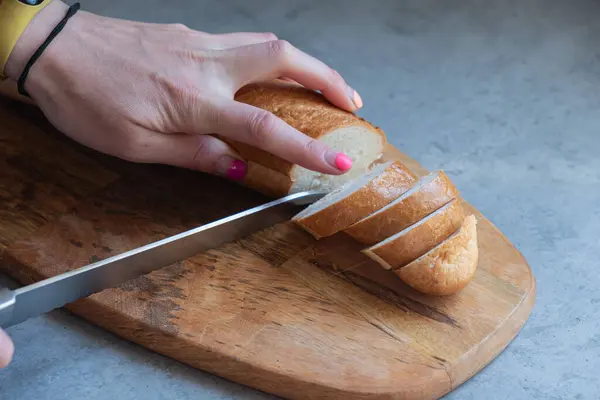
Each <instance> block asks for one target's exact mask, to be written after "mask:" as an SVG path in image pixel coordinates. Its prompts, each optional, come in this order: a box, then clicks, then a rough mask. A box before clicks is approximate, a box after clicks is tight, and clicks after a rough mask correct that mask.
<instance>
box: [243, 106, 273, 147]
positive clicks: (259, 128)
mask: <svg viewBox="0 0 600 400" xmlns="http://www.w3.org/2000/svg"><path fill="white" fill-rule="evenodd" d="M247 123H248V133H249V134H250V136H251V138H252V139H253V140H254V141H256V142H261V141H264V140H266V139H268V138H269V137H271V136H272V135H273V134H274V132H275V126H276V123H277V121H276V117H275V116H274V115H272V114H271V113H269V112H267V111H257V112H255V113H253V114H251V115H250V116H249V118H248V122H247Z"/></svg>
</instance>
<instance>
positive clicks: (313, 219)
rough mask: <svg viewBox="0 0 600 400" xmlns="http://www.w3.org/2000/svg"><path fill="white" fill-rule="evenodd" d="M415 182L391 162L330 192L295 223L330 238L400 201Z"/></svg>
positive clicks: (315, 235) (317, 236) (297, 217)
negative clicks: (387, 205) (386, 206)
mask: <svg viewBox="0 0 600 400" xmlns="http://www.w3.org/2000/svg"><path fill="white" fill-rule="evenodd" d="M416 180H417V178H416V176H415V175H414V174H413V173H412V172H411V171H410V170H409V169H408V168H407V167H405V166H404V165H403V164H402V163H400V162H398V161H389V162H386V163H384V164H380V165H378V166H377V167H375V168H373V169H372V170H371V171H370V172H367V173H365V174H363V175H362V176H360V177H358V178H356V179H355V180H353V181H351V182H347V183H346V184H344V185H342V186H340V187H339V188H337V189H334V190H333V191H331V192H329V194H327V195H326V196H325V197H323V198H321V199H320V200H319V201H317V202H315V203H313V204H311V205H310V206H308V207H306V208H305V209H304V210H302V211H301V212H300V213H298V214H297V215H295V216H294V217H293V218H292V221H294V222H295V223H296V224H298V225H299V226H301V227H302V228H303V229H305V230H306V231H307V232H309V233H310V234H311V235H313V236H314V237H315V238H317V239H320V238H323V237H326V236H331V235H333V234H335V233H337V232H339V231H341V230H342V229H345V228H347V227H349V226H350V225H352V224H353V223H354V222H356V221H358V220H360V219H361V218H363V217H365V216H367V215H369V214H371V213H372V212H374V211H376V210H378V209H380V208H381V207H383V206H385V205H386V204H388V203H389V202H391V201H393V200H394V199H396V198H398V197H399V196H401V195H402V194H403V193H404V192H406V191H407V190H409V189H410V188H411V187H412V186H413V185H414V183H415V182H416Z"/></svg>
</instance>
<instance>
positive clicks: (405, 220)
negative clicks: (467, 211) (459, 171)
mask: <svg viewBox="0 0 600 400" xmlns="http://www.w3.org/2000/svg"><path fill="white" fill-rule="evenodd" d="M458 195H459V193H458V190H457V189H456V186H454V184H453V183H452V182H451V181H450V179H449V178H448V176H447V175H446V174H445V173H444V172H443V171H435V172H432V173H430V174H427V175H425V176H424V177H422V178H421V179H419V181H418V182H417V183H416V184H415V185H414V186H413V187H412V188H411V189H410V190H408V191H407V192H405V193H404V194H403V195H402V196H400V197H398V198H397V199H396V200H394V201H392V202H391V203H389V204H388V205H386V206H385V207H383V208H380V209H379V210H378V211H375V212H374V213H373V214H370V215H368V216H366V217H364V218H363V219H361V220H360V221H358V222H356V223H354V224H353V225H351V226H350V227H348V228H347V229H345V230H344V233H346V234H347V235H349V236H350V237H352V238H353V239H355V240H356V241H358V242H361V243H364V244H367V245H374V244H376V243H379V242H381V241H382V240H384V239H385V238H388V237H390V236H392V235H394V234H395V233H397V232H400V231H401V230H403V229H405V228H407V227H409V226H410V225H412V224H414V223H416V222H417V221H420V220H421V219H423V218H425V217H426V216H427V215H429V214H431V213H432V212H434V211H435V210H437V209H439V208H440V207H442V206H443V205H445V204H447V203H448V202H449V201H451V200H452V199H454V198H456V197H457V196H458Z"/></svg>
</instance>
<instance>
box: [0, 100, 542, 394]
mask: <svg viewBox="0 0 600 400" xmlns="http://www.w3.org/2000/svg"><path fill="white" fill-rule="evenodd" d="M0 121H1V123H0V164H1V168H2V174H0V181H1V183H0V203H1V204H0V205H1V207H0V254H1V262H0V265H1V266H2V267H3V268H4V270H5V271H6V272H7V273H8V274H10V275H11V276H13V277H15V278H16V279H18V280H19V281H20V282H21V283H23V284H26V283H31V282H35V281H37V280H39V279H42V278H45V277H50V276H53V275H56V274H58V273H61V272H64V271H67V270H70V269H74V268H77V267H80V266H83V265H85V264H88V263H90V262H93V261H96V260H100V259H103V258H106V257H108V256H111V255H114V254H117V253H119V252H123V251H126V250H129V249H132V248H134V247H136V246H140V245H144V244H147V243H149V242H152V241H155V240H158V239H161V238H164V237H166V236H168V235H172V234H175V233H178V232H181V231H183V230H186V229H189V228H192V227H195V226H197V225H200V224H203V223H207V222H210V221H213V220H215V219H217V218H220V217H223V216H226V215H229V214H231V213H234V212H238V211H241V210H244V209H247V208H249V207H252V206H255V205H258V204H260V203H262V202H266V201H268V200H269V199H267V198H265V197H264V196H262V195H259V194H257V193H255V192H252V191H250V190H248V189H246V188H243V187H240V186H238V185H235V184H233V183H229V182H226V181H225V180H222V179H218V178H214V177H209V176H207V175H204V174H200V173H197V172H192V171H184V170H178V169H174V168H169V167H164V166H156V165H136V164H131V163H126V162H122V161H120V160H116V159H114V158H111V157H108V156H104V155H100V154H97V153H95V152H93V151H90V150H88V149H86V148H84V147H82V146H80V145H78V144H76V143H74V142H73V141H71V140H69V139H68V138H65V137H64V136H62V135H61V134H60V133H58V132H56V131H55V130H54V129H53V128H52V127H51V126H50V125H49V124H48V123H47V122H46V120H45V119H44V118H43V116H42V115H41V113H40V112H39V111H38V110H36V109H35V108H33V107H31V106H27V105H23V104H19V103H16V102H12V101H10V100H7V99H2V100H0ZM388 158H398V159H401V160H402V161H403V162H405V163H406V164H407V165H409V166H410V167H411V169H412V170H413V171H414V172H415V173H416V174H418V175H422V174H423V173H425V171H424V170H423V168H421V167H420V166H419V165H418V164H417V163H415V162H414V161H413V160H411V159H409V158H408V157H406V156H405V155H403V154H401V153H399V152H398V151H397V150H395V149H393V148H390V151H389V154H388ZM467 207H470V206H469V205H467ZM473 211H474V212H475V214H476V215H477V217H478V219H479V224H478V234H479V246H480V254H481V255H480V261H479V267H478V270H477V273H476V276H475V278H474V280H473V281H472V282H471V284H470V285H469V286H467V288H466V289H464V290H463V291H462V292H461V293H459V294H458V295H455V296H450V297H445V298H435V297H428V296H425V295H422V294H419V293H418V292H416V291H413V290H411V289H410V288H409V287H407V286H406V285H404V284H403V283H402V282H401V281H400V280H399V279H398V278H397V277H396V276H395V275H394V274H393V272H390V271H386V270H383V269H382V268H381V267H379V266H378V265H376V264H375V263H374V262H373V261H371V260H370V259H368V258H367V257H366V256H363V255H361V254H360V252H359V250H360V248H361V246H360V245H358V244H357V243H356V242H355V241H353V240H352V239H350V238H349V237H347V236H345V235H344V234H338V235H336V236H333V237H330V238H327V239H324V240H321V241H315V240H314V239H313V238H312V237H310V236H309V235H308V234H307V233H305V232H303V231H301V230H300V229H298V228H297V227H295V226H293V225H291V224H290V223H285V224H280V225H277V226H274V227H272V228H270V229H267V230H265V231H262V232H258V233H256V234H254V235H253V236H251V237H248V238H246V239H244V240H241V241H238V242H235V243H231V244H227V245H225V246H222V247H219V248H217V249H213V250H211V251H208V252H206V253H204V254H199V255H198V256H196V257H193V258H191V259H189V260H186V261H185V262H181V263H178V264H176V265H172V266H169V267H166V268H164V269H161V270H159V271H156V272H154V273H151V274H149V275H146V276H142V277H140V278H138V279H135V280H133V281H130V282H127V283H125V284H123V285H121V286H120V287H117V288H114V289H109V290H105V291H103V292H101V293H98V294H96V295H93V296H91V297H89V298H86V299H82V300H79V301H77V302H75V303H72V304H70V305H69V306H68V307H67V308H68V309H70V310H71V311H73V312H74V313H76V314H78V315H80V316H81V317H83V318H85V319H86V320H88V321H90V322H92V323H94V324H97V325H99V326H101V327H103V328H104V329H106V330H108V331H111V332H114V333H116V334H117V335H119V336H121V337H123V338H125V339H127V340H130V341H133V342H135V343H138V344H140V345H142V346H145V347H146V348H148V349H151V350H153V351H156V352H159V353H161V354H164V355H167V356H169V357H172V358H174V359H177V360H179V361H181V362H183V363H186V364H189V365H191V366H194V367H196V368H199V369H202V370H206V371H209V372H212V373H215V374H217V375H220V376H222V377H225V378H228V379H231V380H233V381H236V382H239V383H242V384H245V385H249V386H251V387H254V388H257V389H260V390H263V391H266V392H270V393H273V394H276V395H279V396H283V397H287V398H298V399H308V398H314V399H317V398H319V399H321V398H328V399H330V398H340V399H366V398H369V399H372V398H377V399H432V398H438V397H440V396H442V395H444V394H446V393H448V392H449V391H451V390H452V389H454V388H456V387H457V386H458V385H460V384H461V383H462V382H464V381H465V380H467V379H468V378H470V377H471V376H473V375H474V374H475V373H477V372H478V371H479V370H480V369H481V368H483V367H484V366H485V365H486V364H488V363H489V362H490V361H491V360H493V359H494V358H495V357H496V356H497V355H498V354H499V353H500V352H501V351H502V350H503V349H504V348H505V347H506V345H507V344H508V343H509V342H510V341H511V340H512V339H513V338H514V337H515V335H516V334H517V333H518V331H519V329H520V328H521V326H522V325H523V324H524V322H525V321H526V319H527V318H528V316H529V313H530V311H531V308H532V306H533V303H534V298H535V280H534V278H533V276H532V273H531V270H530V268H529V267H528V265H527V263H526V261H525V260H524V259H523V257H522V256H521V254H520V253H519V252H518V251H517V250H516V249H515V248H514V247H513V245H512V244H511V243H510V242H509V240H507V239H506V238H505V237H504V236H503V235H502V233H501V232H500V231H499V230H498V229H496V228H495V227H494V226H493V225H492V224H491V223H490V222H489V221H488V220H486V219H485V218H484V217H483V216H481V215H480V214H479V213H478V212H477V211H476V210H473Z"/></svg>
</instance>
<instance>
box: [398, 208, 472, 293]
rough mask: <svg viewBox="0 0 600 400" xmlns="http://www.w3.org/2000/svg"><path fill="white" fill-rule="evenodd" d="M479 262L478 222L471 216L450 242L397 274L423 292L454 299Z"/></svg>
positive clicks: (426, 254) (465, 284) (399, 270)
mask: <svg viewBox="0 0 600 400" xmlns="http://www.w3.org/2000/svg"><path fill="white" fill-rule="evenodd" d="M478 258H479V249H478V246H477V219H476V218H475V216H474V215H469V216H467V217H466V218H465V220H464V222H463V225H462V226H461V227H460V229H459V230H458V231H456V232H455V233H453V234H452V235H450V237H449V238H448V239H446V240H445V241H443V242H442V243H440V244H439V245H438V246H436V247H434V248H433V249H431V250H430V251H428V252H427V253H425V254H424V255H422V256H421V257H419V258H417V259H416V260H414V261H413V262H411V263H410V264H408V265H406V266H405V267H402V268H399V269H396V270H395V271H394V273H395V274H396V275H398V276H399V277H400V279H401V280H402V281H403V282H404V283H406V284H407V285H409V286H411V287H412V288H413V289H415V290H418V291H419V292H422V293H425V294H430V295H437V296H444V295H450V294H454V293H457V292H459V291H461V290H462V289H463V288H464V287H465V286H467V284H468V283H469V282H470V281H471V279H473V276H474V275H475V270H476V269H477V261H478Z"/></svg>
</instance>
